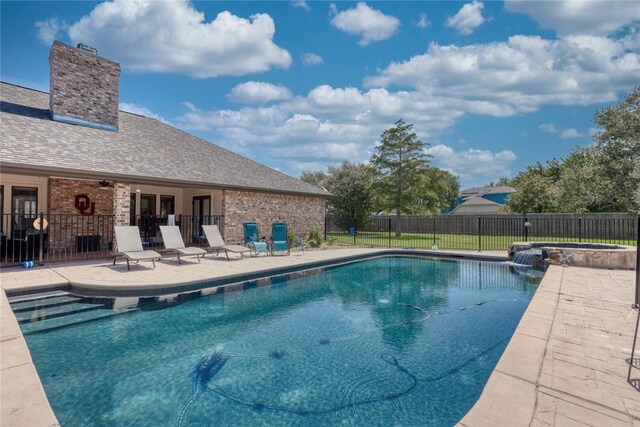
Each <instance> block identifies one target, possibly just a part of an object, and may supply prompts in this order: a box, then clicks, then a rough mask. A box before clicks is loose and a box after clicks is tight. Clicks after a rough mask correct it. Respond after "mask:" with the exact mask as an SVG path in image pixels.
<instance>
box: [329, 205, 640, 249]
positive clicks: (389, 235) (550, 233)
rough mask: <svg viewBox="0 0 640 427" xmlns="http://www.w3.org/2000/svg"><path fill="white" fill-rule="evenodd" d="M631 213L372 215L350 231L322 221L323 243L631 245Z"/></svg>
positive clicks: (633, 224) (634, 223)
mask: <svg viewBox="0 0 640 427" xmlns="http://www.w3.org/2000/svg"><path fill="white" fill-rule="evenodd" d="M637 218H638V215H636V214H585V215H573V214H523V215H478V216H473V215H434V216H411V215H402V216H401V217H400V229H401V231H402V232H401V235H400V236H396V233H395V231H396V217H395V216H379V215H377V216H374V217H372V218H371V221H370V222H369V223H368V224H367V225H366V226H364V227H360V228H359V229H355V228H354V227H349V226H348V225H345V224H338V223H337V221H335V220H334V218H332V217H329V216H328V217H327V218H326V223H325V240H328V241H334V242H336V243H342V244H351V245H362V246H381V247H389V248H439V249H466V250H477V251H483V250H506V249H507V248H508V247H509V245H511V243H513V242H515V241H549V242H569V241H570V242H590V243H610V244H619V245H636V234H637Z"/></svg>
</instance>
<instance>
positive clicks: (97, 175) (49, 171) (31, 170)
mask: <svg viewBox="0 0 640 427" xmlns="http://www.w3.org/2000/svg"><path fill="white" fill-rule="evenodd" d="M0 169H1V170H2V172H3V173H15V174H20V175H27V174H30V175H34V174H36V175H45V176H51V175H53V176H59V177H62V178H80V179H95V180H108V181H128V182H135V183H136V184H147V185H168V186H171V187H189V188H207V189H212V190H238V191H255V192H259V193H276V194H290V195H296V196H308V197H321V198H325V199H328V198H332V197H333V194H331V193H328V192H327V193H324V194H323V193H321V192H318V193H313V192H304V191H284V190H278V189H273V188H264V187H252V186H243V185H227V184H216V183H211V182H198V181H186V180H180V179H167V178H162V177H150V176H142V175H128V174H118V173H112V172H104V171H87V170H81V169H72V168H60V167H55V166H41V165H28V164H24V163H11V162H6V161H0Z"/></svg>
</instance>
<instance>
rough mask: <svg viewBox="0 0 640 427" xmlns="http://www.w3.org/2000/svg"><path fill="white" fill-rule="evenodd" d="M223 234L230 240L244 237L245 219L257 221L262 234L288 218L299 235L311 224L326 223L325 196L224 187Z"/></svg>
mask: <svg viewBox="0 0 640 427" xmlns="http://www.w3.org/2000/svg"><path fill="white" fill-rule="evenodd" d="M222 209H223V211H222V212H223V215H224V234H225V236H224V237H225V239H226V240H227V241H228V242H229V243H237V242H240V241H241V240H242V238H243V230H242V223H243V222H247V221H255V222H257V223H258V228H259V230H260V237H262V236H266V237H267V238H269V237H270V236H271V224H272V223H274V222H278V221H282V222H286V223H287V225H288V228H289V229H290V230H294V231H295V233H296V236H299V237H303V238H305V239H306V236H307V235H308V233H309V229H310V227H311V225H312V224H318V225H319V226H320V228H321V229H322V227H323V226H324V214H325V199H323V198H320V197H307V196H294V195H289V194H274V193H258V192H249V191H232V190H225V191H224V196H223V204H222Z"/></svg>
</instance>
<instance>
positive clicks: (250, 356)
mask: <svg viewBox="0 0 640 427" xmlns="http://www.w3.org/2000/svg"><path fill="white" fill-rule="evenodd" d="M298 276H299V277H298ZM265 285H269V286H265ZM233 289H243V290H242V291H241V292H227V291H226V290H233ZM226 290H225V291H223V292H221V291H220V290H218V291H216V293H215V294H212V295H205V296H202V295H201V294H197V295H196V296H198V297H197V298H191V299H190V298H183V300H184V301H185V302H184V303H182V304H178V305H175V306H172V307H169V308H166V309H158V308H161V307H162V306H159V305H145V306H144V307H147V308H151V309H148V310H147V309H144V310H130V311H129V312H127V313H126V314H123V315H119V316H111V317H105V318H103V319H100V320H95V321H92V322H88V323H81V324H77V325H72V326H66V327H62V328H57V329H51V330H49V331H46V332H42V333H32V334H27V335H25V339H26V340H27V343H28V345H29V349H30V351H31V354H32V357H33V360H34V363H35V365H36V368H37V369H38V373H39V375H40V377H41V379H42V382H43V385H44V387H45V390H46V392H47V395H48V397H49V400H50V403H51V405H52V407H53V409H54V411H55V413H56V415H57V417H58V420H59V421H60V423H61V425H63V426H75V425H109V426H112V425H185V426H186V425H251V426H254V425H304V426H309V425H336V424H346V425H367V426H369V425H403V426H404V425H421V426H431V425H433V426H443V425H454V424H455V423H456V422H457V421H458V420H460V419H461V418H462V417H463V416H464V414H465V413H466V412H467V411H468V410H469V409H470V408H471V406H473V404H474V403H475V401H476V400H477V399H478V397H479V396H480V393H481V391H482V388H483V387H484V384H485V383H486V381H487V379H488V377H489V375H490V374H491V372H492V370H493V368H494V367H495V365H496V363H497V361H498V359H499V358H500V355H501V354H502V352H503V351H504V348H505V347H506V345H507V343H508V341H509V339H510V337H511V335H512V334H513V332H514V330H515V328H516V326H517V324H518V321H519V319H520V318H521V316H522V314H523V313H524V311H525V309H526V307H527V305H528V303H529V301H530V299H531V297H532V295H533V293H534V291H535V285H534V284H532V283H531V278H528V277H524V276H520V275H516V274H513V273H512V272H511V270H510V267H509V266H507V265H504V264H500V263H490V262H480V261H457V260H456V261H452V260H446V259H430V258H418V257H382V258H375V259H371V260H366V261H360V262H356V263H352V264H348V265H344V266H339V267H332V268H325V269H318V270H313V271H309V272H306V273H305V274H303V275H297V274H291V275H289V276H277V277H274V278H273V279H271V280H270V281H266V280H257V281H254V282H248V283H245V284H240V285H236V286H235V287H233V286H232V287H229V288H226ZM203 293H207V291H206V290H205V291H203ZM23 325H24V326H25V328H26V327H27V326H28V325H30V323H24V324H23Z"/></svg>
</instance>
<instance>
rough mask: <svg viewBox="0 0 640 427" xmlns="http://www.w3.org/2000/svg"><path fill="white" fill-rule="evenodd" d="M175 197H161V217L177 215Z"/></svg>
mask: <svg viewBox="0 0 640 427" xmlns="http://www.w3.org/2000/svg"><path fill="white" fill-rule="evenodd" d="M175 213H176V198H175V196H160V216H167V215H175Z"/></svg>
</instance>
